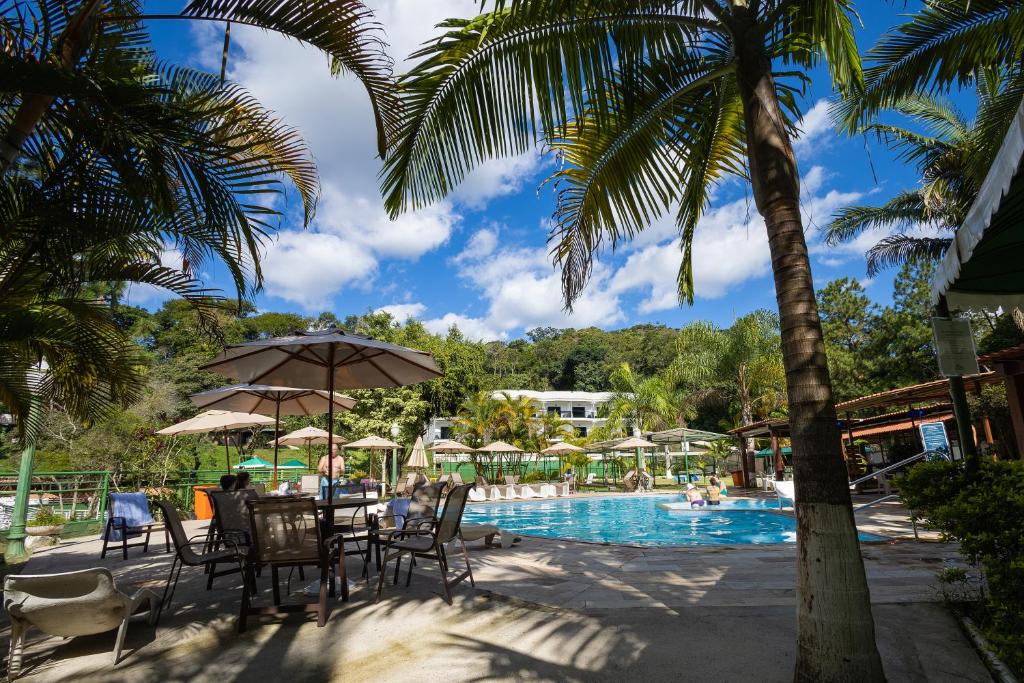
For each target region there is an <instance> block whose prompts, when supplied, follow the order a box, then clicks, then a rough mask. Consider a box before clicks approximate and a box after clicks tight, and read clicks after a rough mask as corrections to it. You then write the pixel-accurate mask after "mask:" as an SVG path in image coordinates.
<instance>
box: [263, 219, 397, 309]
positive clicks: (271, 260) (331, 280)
mask: <svg viewBox="0 0 1024 683" xmlns="http://www.w3.org/2000/svg"><path fill="white" fill-rule="evenodd" d="M376 268H377V261H376V259H375V258H374V257H373V255H372V254H370V253H369V252H367V251H366V250H364V249H362V248H360V247H359V246H358V245H356V244H353V243H352V242H348V241H346V240H343V239H341V238H340V237H338V236H336V235H330V234H325V233H319V232H300V231H296V230H285V231H283V232H281V233H279V234H278V237H277V239H276V240H275V241H274V243H273V244H271V245H269V248H268V249H267V253H266V256H265V257H264V259H263V274H264V277H265V279H266V288H267V293H268V294H270V295H271V296H275V297H277V298H279V299H284V300H285V301H291V302H294V303H296V304H298V305H299V306H301V307H302V309H303V310H305V311H307V312H311V313H314V312H317V311H320V310H323V309H325V308H329V307H330V303H331V300H332V299H333V297H334V296H335V295H336V294H337V293H338V292H339V291H341V289H342V288H343V287H345V286H346V285H350V284H360V283H365V282H366V281H367V279H368V278H370V277H371V276H372V275H373V273H374V272H375V271H376Z"/></svg>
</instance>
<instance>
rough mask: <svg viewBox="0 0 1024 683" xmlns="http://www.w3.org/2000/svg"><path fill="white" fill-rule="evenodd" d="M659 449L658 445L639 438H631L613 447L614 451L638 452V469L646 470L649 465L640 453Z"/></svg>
mask: <svg viewBox="0 0 1024 683" xmlns="http://www.w3.org/2000/svg"><path fill="white" fill-rule="evenodd" d="M657 447H658V444H656V443H651V442H650V441H648V440H647V439H641V438H640V437H638V436H631V437H629V438H628V439H626V440H625V441H621V442H619V443H617V444H615V445H614V446H612V450H613V451H633V450H635V451H636V465H637V469H640V470H646V469H647V465H646V463H644V461H643V456H642V455H641V454H640V451H641V450H642V449H644V448H657ZM652 481H653V479H652Z"/></svg>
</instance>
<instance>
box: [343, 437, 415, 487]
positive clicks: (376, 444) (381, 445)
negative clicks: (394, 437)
mask: <svg viewBox="0 0 1024 683" xmlns="http://www.w3.org/2000/svg"><path fill="white" fill-rule="evenodd" d="M401 447H402V446H401V445H400V444H397V443H395V442H394V441H389V440H388V439H382V438H380V437H379V436H374V435H373V434H371V435H370V436H364V437H363V438H361V439H358V440H356V441H352V442H350V443H347V444H345V445H344V446H342V448H361V449H363V450H366V451H385V452H387V451H393V450H397V449H399V448H401ZM380 476H381V479H384V478H385V477H384V471H383V466H382V467H381V473H380Z"/></svg>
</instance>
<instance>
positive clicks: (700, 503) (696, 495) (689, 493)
mask: <svg viewBox="0 0 1024 683" xmlns="http://www.w3.org/2000/svg"><path fill="white" fill-rule="evenodd" d="M686 500H688V501H690V507H691V508H699V507H704V496H702V495H700V491H698V490H697V487H696V486H694V485H693V484H687V485H686Z"/></svg>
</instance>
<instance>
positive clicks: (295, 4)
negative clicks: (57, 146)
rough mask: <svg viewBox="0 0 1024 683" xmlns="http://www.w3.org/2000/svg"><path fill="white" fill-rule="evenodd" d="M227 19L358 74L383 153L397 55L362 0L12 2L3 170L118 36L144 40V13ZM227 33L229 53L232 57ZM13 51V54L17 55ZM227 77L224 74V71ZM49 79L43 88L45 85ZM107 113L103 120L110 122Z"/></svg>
mask: <svg viewBox="0 0 1024 683" xmlns="http://www.w3.org/2000/svg"><path fill="white" fill-rule="evenodd" d="M172 19H178V20H187V21H215V22H224V23H225V24H226V26H227V27H228V30H230V25H231V24H232V23H236V24H243V25H247V26H255V27H258V28H262V29H266V30H268V31H274V32H276V33H281V34H284V35H287V36H290V37H292V38H296V39H298V40H301V41H303V42H305V43H308V44H309V45H312V46H313V47H315V48H318V49H320V50H321V51H323V52H324V53H325V54H326V55H327V56H328V57H329V59H330V62H331V69H332V71H334V72H335V73H340V72H348V73H352V74H353V75H355V76H356V77H357V78H358V79H359V80H360V81H361V82H362V83H363V85H364V86H365V87H366V91H367V93H368V95H369V98H370V103H371V105H372V107H373V112H374V116H375V119H376V123H377V131H378V134H377V135H378V140H377V143H378V149H379V151H380V153H381V155H382V156H383V155H384V152H385V150H386V148H387V145H388V141H389V139H390V134H391V133H392V132H393V131H394V128H395V125H396V123H397V113H398V108H397V106H396V101H395V97H394V89H393V87H392V73H391V66H392V62H391V60H390V58H388V56H387V54H386V53H385V51H384V48H385V43H384V40H383V37H382V32H381V29H380V26H379V25H378V24H377V23H376V22H375V21H374V20H373V13H372V12H371V11H370V10H369V9H367V7H366V6H365V5H364V4H363V3H362V2H361V1H360V0H328V1H327V2H317V3H312V2H307V1H304V0H285V1H284V2H280V3H267V2H265V1H264V0H192V1H191V2H189V4H188V5H186V7H185V8H184V9H183V10H182V11H181V13H180V14H162V15H160V14H157V15H146V14H143V13H142V11H141V3H139V2H136V1H135V0H111V1H110V2H101V1H100V0H72V1H71V2H68V3H48V2H41V1H40V2H38V3H35V4H21V3H18V4H15V5H8V7H7V8H6V9H5V10H4V12H3V15H2V18H0V27H2V30H3V32H4V38H5V46H4V47H5V55H6V56H7V58H8V60H9V61H8V64H7V65H8V68H9V69H11V70H12V71H13V74H11V75H12V76H14V78H11V79H10V82H11V83H12V84H13V85H14V86H15V87H13V88H12V87H10V86H9V88H8V89H7V93H8V95H17V98H16V101H15V102H12V104H16V112H15V113H14V115H13V116H12V117H9V118H5V120H4V121H3V128H2V130H3V139H2V144H0V174H3V173H6V172H7V171H8V170H9V169H10V168H11V167H12V166H13V165H14V164H15V162H17V160H18V159H19V157H20V155H21V153H22V151H23V149H24V148H25V146H26V144H27V143H28V142H29V138H30V137H31V136H32V135H33V134H34V132H35V130H36V127H37V126H38V125H39V124H40V123H41V122H43V121H44V119H45V118H46V117H47V116H48V114H49V113H50V111H51V110H52V109H53V107H54V106H60V105H61V103H65V104H67V103H70V104H72V105H74V104H75V103H76V99H75V98H76V96H79V95H81V94H82V91H83V86H84V85H85V83H84V82H79V81H78V78H77V77H78V76H80V75H81V74H82V73H83V71H87V70H88V68H89V66H92V65H95V63H96V61H97V60H96V57H97V55H102V54H103V53H104V48H105V47H108V46H109V45H110V44H111V43H112V42H116V43H118V44H121V45H123V46H126V47H132V46H133V45H138V44H139V43H140V42H144V39H142V38H140V36H142V33H141V22H143V21H144V20H150V21H153V20H172ZM227 45H228V41H227V37H226V38H225V43H224V50H225V59H226V56H227ZM12 57H13V59H11V58H12ZM221 80H223V74H222V76H221ZM40 83H46V86H47V87H45V88H39V87H38V86H39V84H40ZM107 121H108V120H106V119H105V120H103V121H100V122H99V123H106V122H107Z"/></svg>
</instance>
